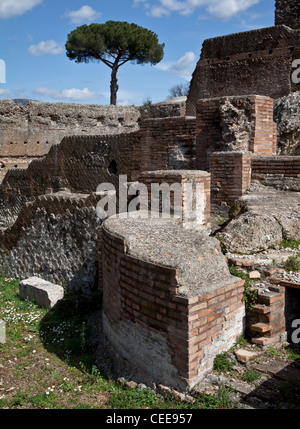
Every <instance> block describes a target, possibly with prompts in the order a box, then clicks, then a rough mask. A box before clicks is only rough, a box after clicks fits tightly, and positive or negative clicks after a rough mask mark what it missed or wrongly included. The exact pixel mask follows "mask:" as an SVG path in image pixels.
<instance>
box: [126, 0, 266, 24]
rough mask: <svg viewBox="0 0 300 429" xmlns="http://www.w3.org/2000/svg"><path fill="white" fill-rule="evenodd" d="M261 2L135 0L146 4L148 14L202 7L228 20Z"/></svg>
mask: <svg viewBox="0 0 300 429" xmlns="http://www.w3.org/2000/svg"><path fill="white" fill-rule="evenodd" d="M259 2H260V0H182V1H178V0H157V4H155V5H151V6H150V4H149V3H145V2H144V1H143V0H134V5H135V6H138V5H139V4H144V6H145V8H146V10H147V14H148V15H151V16H154V17H161V16H163V15H170V14H171V13H172V12H177V13H180V14H181V15H190V14H192V13H194V12H195V11H196V10H198V9H201V8H202V9H204V10H205V11H206V12H207V13H208V14H209V15H210V16H212V17H214V18H217V19H221V20H228V19H230V18H232V17H234V16H236V15H238V14H239V13H241V12H245V11H246V10H247V9H249V8H250V7H252V6H254V5H256V4H257V3H259Z"/></svg>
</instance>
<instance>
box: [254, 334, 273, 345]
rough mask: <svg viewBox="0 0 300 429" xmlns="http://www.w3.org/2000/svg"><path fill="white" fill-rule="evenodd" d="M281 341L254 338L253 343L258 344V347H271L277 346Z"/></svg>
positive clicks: (271, 338)
mask: <svg viewBox="0 0 300 429" xmlns="http://www.w3.org/2000/svg"><path fill="white" fill-rule="evenodd" d="M279 341H280V337H279V336H276V337H270V338H269V337H256V338H252V339H251V342H252V343H253V344H257V345H258V346H270V345H271V344H276V343H278V342H279Z"/></svg>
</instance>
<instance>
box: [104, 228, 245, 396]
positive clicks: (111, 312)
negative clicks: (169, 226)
mask: <svg viewBox="0 0 300 429" xmlns="http://www.w3.org/2000/svg"><path fill="white" fill-rule="evenodd" d="M101 234H102V243H103V244H102V269H103V314H104V333H105V336H106V346H107V348H108V350H110V353H112V354H113V356H114V357H115V358H118V360H119V361H121V362H122V363H123V365H126V367H127V369H128V370H129V371H131V372H133V373H134V374H135V375H138V376H139V377H140V378H141V379H142V380H144V381H147V382H148V381H152V382H159V383H162V384H166V385H168V386H171V387H174V388H178V389H186V388H187V387H192V386H194V385H195V384H196V383H197V382H199V381H200V380H201V378H202V377H203V376H204V375H205V374H206V373H207V372H208V371H209V370H211V368H212V365H213V360H214V357H215V356H216V354H217V353H220V352H221V351H224V350H226V349H228V347H230V345H233V344H234V341H235V339H236V338H237V336H238V335H239V334H240V333H241V332H242V330H243V320H244V304H243V291H244V281H241V280H240V279H237V278H235V277H232V282H231V283H229V284H228V283H227V285H226V286H223V287H222V286H220V288H219V289H216V290H214V291H212V292H210V293H205V294H203V295H200V296H190V297H188V296H187V297H185V296H180V295H179V294H178V290H179V287H180V284H179V281H178V274H179V273H178V270H177V269H176V268H173V267H166V266H164V265H162V264H161V265H160V264H154V263H151V262H149V261H146V260H144V259H142V258H138V257H136V256H133V255H130V254H129V253H128V249H127V243H126V240H124V239H123V238H121V237H120V236H118V235H117V233H113V232H112V231H111V230H109V231H108V230H107V229H106V228H105V224H104V226H103V228H102V229H101Z"/></svg>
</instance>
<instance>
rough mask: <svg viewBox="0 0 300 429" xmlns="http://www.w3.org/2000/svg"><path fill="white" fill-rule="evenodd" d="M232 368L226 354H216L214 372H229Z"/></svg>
mask: <svg viewBox="0 0 300 429" xmlns="http://www.w3.org/2000/svg"><path fill="white" fill-rule="evenodd" d="M232 368H233V363H232V362H231V361H230V360H229V359H228V357H227V356H226V353H225V352H224V353H220V354H218V355H217V356H216V357H215V359H214V365H213V369H214V370H215V371H220V372H226V371H231V370H232Z"/></svg>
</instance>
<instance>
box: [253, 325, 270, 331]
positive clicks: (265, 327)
mask: <svg viewBox="0 0 300 429" xmlns="http://www.w3.org/2000/svg"><path fill="white" fill-rule="evenodd" d="M251 330H252V331H255V332H261V333H264V332H268V331H270V330H271V326H270V325H268V324H266V323H255V324H254V325H251Z"/></svg>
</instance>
